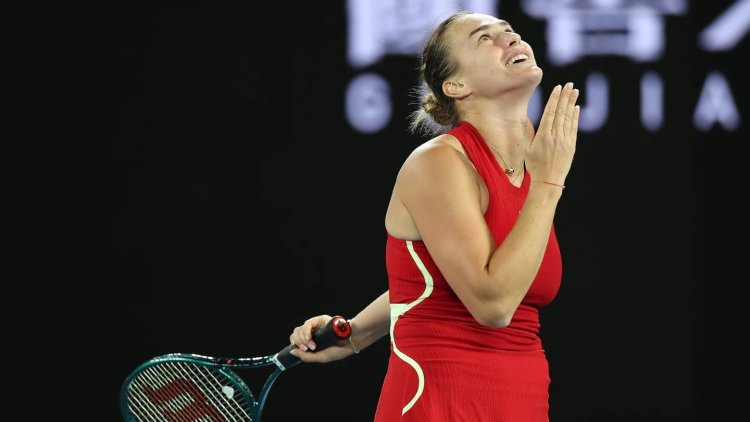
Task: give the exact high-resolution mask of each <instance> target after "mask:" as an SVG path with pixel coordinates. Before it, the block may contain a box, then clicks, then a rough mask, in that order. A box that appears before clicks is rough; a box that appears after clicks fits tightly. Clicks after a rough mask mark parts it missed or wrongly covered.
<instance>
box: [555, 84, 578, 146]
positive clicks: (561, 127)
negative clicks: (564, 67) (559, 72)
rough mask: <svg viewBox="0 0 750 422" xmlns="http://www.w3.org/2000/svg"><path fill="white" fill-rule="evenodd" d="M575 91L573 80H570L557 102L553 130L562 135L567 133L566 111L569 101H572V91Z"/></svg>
mask: <svg viewBox="0 0 750 422" xmlns="http://www.w3.org/2000/svg"><path fill="white" fill-rule="evenodd" d="M572 91H573V82H568V83H566V84H565V86H564V87H563V89H562V91H561V92H560V100H559V101H558V102H557V110H555V122H554V125H553V128H552V130H553V131H554V132H555V133H559V134H560V135H563V134H565V113H566V111H567V110H568V101H570V93H571V92H572Z"/></svg>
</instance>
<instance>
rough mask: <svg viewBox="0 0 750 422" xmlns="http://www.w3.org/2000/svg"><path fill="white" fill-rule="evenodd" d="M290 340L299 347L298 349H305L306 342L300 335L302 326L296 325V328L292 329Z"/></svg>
mask: <svg viewBox="0 0 750 422" xmlns="http://www.w3.org/2000/svg"><path fill="white" fill-rule="evenodd" d="M291 342H292V344H294V345H295V346H296V347H298V348H300V349H302V350H304V351H307V342H306V341H305V338H304V336H303V335H302V328H301V327H297V328H295V329H294V332H293V333H292V336H291Z"/></svg>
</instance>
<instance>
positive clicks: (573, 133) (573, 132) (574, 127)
mask: <svg viewBox="0 0 750 422" xmlns="http://www.w3.org/2000/svg"><path fill="white" fill-rule="evenodd" d="M580 115H581V106H580V105H576V106H575V108H574V109H573V123H572V124H571V125H570V126H571V127H570V139H572V140H573V145H575V142H576V138H578V118H579V117H580Z"/></svg>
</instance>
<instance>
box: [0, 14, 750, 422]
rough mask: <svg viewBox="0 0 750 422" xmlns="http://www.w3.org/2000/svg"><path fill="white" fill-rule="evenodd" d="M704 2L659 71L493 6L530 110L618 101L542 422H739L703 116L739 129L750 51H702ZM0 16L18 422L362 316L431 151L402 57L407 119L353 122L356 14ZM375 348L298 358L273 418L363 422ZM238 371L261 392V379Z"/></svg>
mask: <svg viewBox="0 0 750 422" xmlns="http://www.w3.org/2000/svg"><path fill="white" fill-rule="evenodd" d="M714 3H716V2H691V5H690V11H689V13H688V14H687V15H686V16H677V17H668V18H667V19H666V20H665V22H666V25H667V43H668V47H667V50H666V53H665V56H664V58H663V59H662V60H661V61H659V62H657V63H649V64H634V63H631V62H630V61H628V60H627V59H626V58H617V57H598V58H589V59H586V60H583V61H581V62H579V63H576V64H573V65H570V66H565V67H560V68H555V67H553V66H550V65H547V64H546V58H545V55H544V54H543V52H544V44H545V39H544V27H545V22H544V21H540V20H536V19H533V18H531V17H529V16H527V15H525V14H524V13H523V12H522V11H521V10H520V9H519V8H518V7H517V6H515V3H514V2H513V3H511V2H502V5H501V8H500V15H501V17H502V18H504V19H506V20H508V21H510V22H511V23H512V24H513V26H514V27H515V29H516V30H517V31H518V32H520V33H521V34H522V35H523V36H524V38H525V39H526V40H527V41H529V42H530V43H531V45H532V46H533V47H534V48H535V51H536V55H537V60H538V61H539V63H540V66H541V67H542V68H543V69H545V76H544V80H543V82H542V85H541V87H540V88H541V89H543V90H544V92H549V90H550V89H551V88H552V87H553V86H554V85H555V84H558V83H563V82H565V81H573V82H574V83H576V84H578V85H582V84H583V83H584V79H585V75H586V74H588V73H589V72H590V71H592V70H596V71H599V72H603V73H605V74H606V75H607V76H608V78H609V79H610V81H611V83H612V86H611V88H612V89H611V92H610V101H611V103H610V118H609V120H608V122H607V123H606V125H605V126H604V127H603V128H602V129H601V130H599V131H597V132H595V133H590V134H589V133H581V134H579V139H578V148H577V153H576V159H575V163H574V166H573V170H572V171H571V173H570V175H569V177H568V179H567V183H566V184H567V185H568V188H567V189H566V191H565V195H564V196H563V199H562V201H561V202H560V205H559V208H558V214H557V217H556V228H557V230H558V236H559V239H560V243H561V248H562V251H563V254H564V263H565V271H564V278H563V285H562V288H561V290H560V292H559V294H558V297H557V298H556V300H555V301H554V302H553V303H552V304H551V305H550V306H549V307H547V308H545V309H544V310H543V311H542V337H543V340H544V343H545V348H546V350H547V353H548V357H549V360H550V367H551V369H550V371H551V377H552V385H551V391H550V396H551V398H550V402H551V419H552V420H553V421H556V422H563V421H667V420H674V421H678V420H679V421H702V420H721V419H725V418H729V415H733V414H734V413H735V412H737V411H738V410H737V409H741V408H742V404H743V399H744V396H743V395H742V394H741V391H742V389H743V388H744V386H745V379H746V378H747V376H748V367H747V363H746V362H747V360H746V353H745V350H744V345H746V343H747V341H746V340H745V338H744V336H743V333H744V332H745V327H744V324H743V323H744V322H745V321H746V317H745V315H744V312H743V311H742V307H743V301H742V295H741V293H740V292H741V289H742V287H743V285H744V284H746V281H745V279H746V275H745V274H744V273H743V272H742V271H741V270H742V269H744V266H743V265H742V264H743V263H744V262H743V260H744V252H745V250H746V247H745V245H744V242H743V240H744V238H745V236H746V234H747V228H746V223H745V218H746V215H747V214H746V207H745V206H744V205H741V203H743V201H744V197H745V196H746V195H744V192H746V190H747V188H746V185H747V181H746V179H747V174H746V172H745V171H744V170H745V168H747V164H746V162H747V160H746V159H745V155H744V154H743V151H744V149H745V144H746V142H747V129H746V124H744V123H743V124H741V125H740V127H739V128H738V129H737V130H736V131H734V132H732V131H726V130H724V129H723V128H721V127H718V126H716V127H714V128H712V129H711V130H710V131H708V132H700V131H698V130H697V129H695V127H694V125H693V123H692V113H693V110H694V108H695V105H696V102H697V99H698V96H699V93H700V90H701V86H702V84H703V82H704V79H705V76H706V74H707V73H708V72H709V71H712V70H719V71H721V72H722V73H723V74H724V75H725V77H726V78H727V80H728V81H729V82H730V84H731V86H732V89H733V93H734V99H735V101H736V104H737V107H738V109H739V110H740V114H741V115H742V116H741V117H742V118H747V117H746V115H747V114H748V103H747V102H748V97H747V94H748V86H747V81H746V79H745V77H746V73H747V72H748V70H750V69H749V67H748V65H747V64H744V63H741V62H740V60H739V59H740V58H742V57H747V56H748V52H749V50H750V46H749V45H748V40H747V39H746V38H747V37H745V39H743V40H742V41H741V42H740V44H739V45H738V46H737V48H736V49H734V50H733V51H732V52H728V53H707V52H704V51H702V50H701V49H700V48H699V47H698V45H697V44H696V38H697V34H698V32H699V31H700V30H701V29H702V28H704V27H705V26H706V25H707V24H708V23H709V22H711V21H712V20H713V19H715V18H716V17H717V16H718V15H719V14H720V13H721V12H723V11H724V10H725V8H726V4H723V5H717V4H714ZM276 6H278V7H276ZM0 23H2V28H3V32H2V34H3V44H2V48H3V50H2V52H3V63H4V64H3V66H2V74H1V76H2V97H3V111H4V112H3V113H2V114H3V129H4V136H3V138H4V139H5V141H4V142H3V149H2V158H3V160H2V164H3V168H4V169H6V172H5V174H6V178H5V180H4V181H5V183H4V184H3V186H4V187H5V190H4V193H5V195H4V198H3V203H4V205H3V211H4V214H5V216H6V219H5V225H4V229H3V238H4V239H5V240H6V253H5V256H6V257H7V258H8V261H7V264H6V265H3V267H4V268H6V269H7V270H8V271H7V272H5V271H4V273H6V274H7V277H6V276H4V277H3V279H4V283H3V294H2V302H3V306H2V315H1V316H2V321H3V324H2V332H1V333H0V334H2V337H3V346H2V347H3V360H4V363H5V366H6V367H7V368H9V369H10V371H8V372H6V377H5V380H6V382H7V385H8V388H9V390H10V391H11V393H12V394H11V400H9V403H11V405H12V404H16V405H17V406H18V407H19V409H24V412H27V413H29V414H31V415H35V416H32V417H30V418H29V419H25V420H53V419H54V420H97V421H103V420H107V421H116V420H119V419H120V416H119V415H120V414H119V408H118V406H119V403H118V394H119V388H120V385H121V383H122V381H123V380H124V379H125V377H126V376H127V375H128V374H129V373H130V371H132V370H133V369H135V367H136V366H137V365H139V364H140V363H141V362H143V361H145V360H146V359H148V358H150V357H152V356H155V355H159V354H164V353H170V352H176V351H183V352H195V353H201V354H207V355H223V356H256V355H265V354H269V353H273V352H275V351H278V350H279V349H281V348H282V347H283V346H285V345H286V343H287V341H288V340H287V339H288V335H289V333H290V331H291V329H292V328H293V327H294V326H296V325H298V324H299V323H301V322H302V321H304V319H306V318H308V317H310V316H313V315H317V314H320V313H328V314H341V315H345V316H353V315H354V314H356V313H357V312H358V311H359V310H360V309H361V308H362V307H364V306H366V305H367V304H368V303H369V302H370V301H371V300H372V299H374V298H375V297H377V296H378V295H379V294H380V293H382V292H383V291H384V290H385V289H387V279H386V274H385V268H384V255H383V251H384V245H385V231H384V227H383V217H384V213H385V209H386V205H387V202H388V198H389V196H390V189H391V187H392V184H393V181H394V178H395V175H396V173H397V171H398V168H399V166H400V165H401V163H402V161H403V160H404V159H405V158H406V156H407V155H408V154H409V153H410V152H411V150H412V149H413V148H415V147H416V146H417V145H419V144H420V143H421V142H423V141H424V139H421V138H418V137H416V136H414V135H410V134H408V133H407V131H406V125H407V121H406V117H407V115H408V113H409V112H411V110H412V107H413V106H412V104H411V102H412V98H411V97H410V94H409V92H410V90H411V88H412V87H413V86H414V84H415V83H416V77H417V74H416V72H415V71H414V68H415V66H416V60H415V58H414V57H407V56H392V57H388V58H386V59H384V60H382V61H380V62H379V63H378V64H376V65H374V66H373V67H372V68H371V69H368V70H372V71H375V72H378V73H379V74H381V75H383V76H384V77H386V78H387V79H388V80H389V81H390V82H391V88H392V91H391V92H392V98H393V102H394V107H395V108H394V110H393V116H394V117H393V118H392V119H391V122H390V123H389V125H388V126H387V127H386V128H385V129H384V130H382V131H380V132H377V133H374V134H369V135H364V134H360V133H357V132H356V131H354V130H353V129H351V127H350V126H349V125H348V123H347V121H346V119H345V117H344V112H343V104H344V102H343V97H344V91H345V88H346V85H347V84H348V82H349V80H350V79H351V78H352V77H353V76H354V75H355V74H357V73H358V72H357V71H354V70H352V69H351V68H349V66H348V64H347V62H346V57H345V53H344V52H345V49H346V37H345V35H346V15H345V8H344V6H343V3H341V2H317V3H305V4H300V5H297V6H294V7H284V6H283V5H281V4H279V5H265V6H263V5H253V6H252V7H248V8H240V9H203V8H195V9H193V8H174V9H144V10H133V9H130V10H128V9H121V10H117V9H111V10H88V9H86V10H84V9H79V10H75V9H62V8H60V9H59V10H55V9H49V10H46V11H42V10H28V9H25V10H9V9H6V10H5V11H4V13H3V15H2V16H0ZM646 71H656V72H657V73H659V74H660V75H661V76H662V78H663V80H664V84H665V125H664V127H663V128H662V129H661V130H659V131H657V132H655V133H651V132H647V131H645V130H644V129H643V128H642V126H641V125H640V122H639V114H638V107H639V106H638V104H639V99H638V89H639V85H638V84H639V80H640V78H641V76H642V74H643V73H644V72H646ZM545 97H546V95H545ZM581 103H582V105H584V106H585V103H586V93H585V91H583V96H582V100H581ZM387 358H388V342H387V339H382V340H381V341H380V342H378V343H376V344H374V345H373V346H371V347H370V348H369V349H367V350H366V351H365V352H363V353H362V354H360V355H357V356H355V357H353V358H351V359H347V360H344V361H339V362H334V363H330V364H327V365H300V366H298V367H295V368H294V370H293V371H290V372H288V373H284V374H283V375H282V376H281V377H280V378H279V380H277V382H276V384H275V385H274V388H273V390H272V391H271V394H270V396H269V399H268V402H267V405H266V410H265V412H264V419H265V420H267V421H269V422H272V421H281V420H285V421H286V420H293V419H295V420H297V419H304V420H313V421H318V420H320V421H323V420H326V421H329V420H334V421H338V420H341V421H367V420H371V419H372V416H373V414H374V409H375V406H376V403H377V399H378V394H379V388H380V384H381V382H382V378H383V376H384V374H385V369H386V363H387ZM247 375H248V380H249V382H250V384H251V385H253V386H255V388H256V391H258V389H259V385H257V383H260V382H261V381H262V379H263V378H264V375H266V373H263V374H252V373H247ZM253 380H257V381H256V384H254V382H253ZM730 383H731V385H734V386H736V387H732V386H730ZM342 403H343V405H342Z"/></svg>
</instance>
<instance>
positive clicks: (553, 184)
mask: <svg viewBox="0 0 750 422" xmlns="http://www.w3.org/2000/svg"><path fill="white" fill-rule="evenodd" d="M534 182H539V183H546V184H548V185H552V186H557V187H558V188H560V189H565V185H558V184H557V183H552V182H545V181H544V180H532V181H531V183H534Z"/></svg>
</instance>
